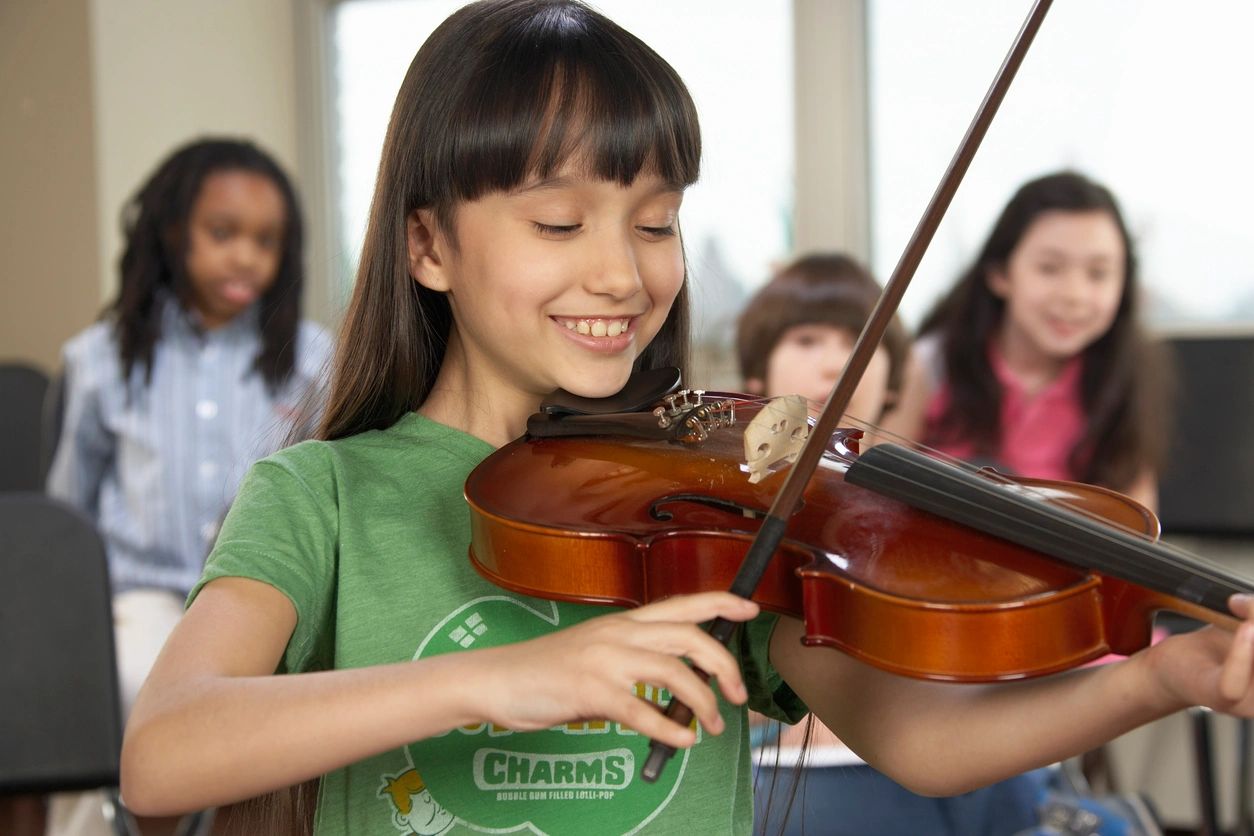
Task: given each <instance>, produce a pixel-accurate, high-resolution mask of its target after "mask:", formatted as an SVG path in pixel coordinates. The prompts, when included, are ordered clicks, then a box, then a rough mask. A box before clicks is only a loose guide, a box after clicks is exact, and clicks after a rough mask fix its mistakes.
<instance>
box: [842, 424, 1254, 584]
mask: <svg viewBox="0 0 1254 836" xmlns="http://www.w3.org/2000/svg"><path fill="white" fill-rule="evenodd" d="M847 417H851V416H847ZM852 423H853V424H854V425H855V426H856V428H857V429H861V430H863V431H864V432H870V433H874V434H875V435H876V436H878V437H879V438H880V439H883V440H891V441H893V442H894V443H899V444H901V445H902V446H905V447H908V448H910V449H914V450H917V451H919V452H921V453H924V454H925V455H927V456H929V457H931V458H934V459H936V460H937V461H940V462H942V463H943V464H947V465H949V466H951V467H954V468H956V469H958V470H961V471H963V472H965V473H968V474H974V475H977V476H979V477H980V478H981V482H982V484H978V485H973V486H972V488H973V490H975V491H977V492H979V493H982V494H984V495H985V496H988V497H993V496H999V495H1003V494H1004V492H1005V491H1006V490H1007V489H1009V488H1013V489H1014V490H1015V492H1016V493H1017V494H1019V495H1022V496H1026V497H1028V498H1030V499H1033V500H1035V501H1038V502H1041V503H1044V504H1046V505H1049V506H1052V507H1055V508H1062V509H1064V510H1066V511H1068V512H1070V513H1072V514H1075V515H1077V516H1079V517H1081V518H1082V519H1085V520H1088V521H1090V522H1092V523H1094V524H1096V525H1097V530H1087V531H1088V534H1089V535H1090V536H1094V537H1096V538H1098V539H1099V540H1101V541H1104V542H1105V544H1106V545H1108V546H1111V547H1116V548H1117V547H1118V546H1121V545H1124V541H1123V540H1121V539H1120V537H1119V536H1117V535H1119V534H1122V535H1123V536H1124V537H1126V538H1130V539H1133V540H1135V541H1137V542H1138V543H1140V544H1141V545H1142V546H1143V548H1144V549H1145V553H1144V555H1143V557H1144V558H1148V559H1149V560H1150V561H1153V562H1152V563H1150V564H1149V565H1146V564H1145V563H1144V562H1138V561H1136V560H1125V559H1122V558H1118V557H1116V558H1113V559H1112V560H1111V561H1110V562H1111V564H1112V565H1117V566H1118V568H1119V569H1122V570H1123V572H1124V573H1125V576H1127V577H1130V578H1137V577H1146V578H1150V579H1152V581H1151V583H1147V584H1146V585H1147V586H1153V585H1154V584H1153V581H1157V582H1158V585H1157V586H1156V587H1155V588H1158V589H1160V590H1162V591H1164V592H1169V591H1172V590H1178V589H1179V588H1180V586H1181V584H1182V583H1188V582H1190V581H1193V582H1195V581H1196V580H1197V579H1198V578H1202V579H1203V580H1205V581H1207V582H1209V583H1210V584H1211V585H1212V586H1216V587H1220V588H1227V589H1230V590H1232V591H1248V590H1249V589H1250V586H1251V584H1250V581H1249V579H1247V578H1243V577H1241V576H1239V575H1237V574H1234V573H1232V572H1230V571H1228V570H1227V569H1226V568H1224V567H1222V566H1220V565H1218V564H1216V563H1214V562H1212V561H1209V560H1206V559H1205V558H1203V557H1200V556H1198V555H1195V554H1192V553H1190V552H1188V551H1185V550H1184V549H1181V548H1179V547H1177V546H1175V545H1173V544H1171V543H1166V542H1163V541H1162V540H1156V539H1153V538H1151V537H1150V536H1148V535H1147V534H1146V533H1145V532H1143V531H1137V530H1136V529H1132V528H1129V527H1128V526H1125V525H1123V524H1121V523H1119V522H1117V521H1115V520H1110V519H1107V518H1106V517H1103V516H1101V515H1099V514H1096V513H1094V512H1092V511H1090V510H1088V509H1087V508H1083V507H1081V506H1078V505H1076V504H1075V503H1074V502H1070V501H1067V500H1065V499H1061V498H1057V497H1051V496H1049V495H1048V494H1046V493H1045V492H1044V491H1042V490H1040V489H1039V488H1036V487H1033V486H1031V485H1025V484H1022V483H1020V482H1017V481H1016V480H1014V479H1013V478H1012V477H1008V476H1006V475H1005V474H1002V473H999V472H998V471H996V470H992V469H989V468H977V467H976V466H974V465H972V464H970V463H969V462H964V461H961V460H960V459H955V458H954V457H952V456H949V455H946V454H944V453H941V452H940V451H937V450H934V449H931V448H929V447H927V446H926V445H923V444H918V443H915V442H912V441H910V440H909V439H905V438H902V437H901V436H899V435H897V434H896V433H892V432H890V431H888V430H885V429H883V428H881V427H878V426H876V425H874V424H872V423H870V422H867V421H863V420H861V419H856V418H852ZM906 481H909V480H906ZM983 483H987V484H986V485H985V484H983ZM913 484H915V485H917V486H920V487H923V485H922V483H920V482H917V481H915V482H913ZM970 505H971V506H972V507H975V503H970ZM1001 516H1003V517H1004V518H1006V519H1010V517H1009V516H1008V515H1001ZM1016 522H1019V523H1020V524H1023V521H1021V520H1016ZM1108 557H1109V556H1108ZM1167 558H1170V560H1168V559H1167ZM1156 569H1157V570H1158V571H1155V570H1156ZM1112 574H1114V572H1112Z"/></svg>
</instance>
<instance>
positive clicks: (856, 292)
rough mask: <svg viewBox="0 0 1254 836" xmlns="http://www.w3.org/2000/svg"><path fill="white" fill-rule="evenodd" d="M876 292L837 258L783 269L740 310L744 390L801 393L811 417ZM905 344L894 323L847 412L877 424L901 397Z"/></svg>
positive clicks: (863, 273)
mask: <svg viewBox="0 0 1254 836" xmlns="http://www.w3.org/2000/svg"><path fill="white" fill-rule="evenodd" d="M879 296H880V286H879V285H878V284H877V283H876V281H875V279H873V278H872V277H871V274H870V273H868V272H867V270H866V268H865V267H863V266H862V265H860V264H858V263H857V262H856V261H854V260H853V259H852V258H849V257H848V256H846V255H843V254H840V253H831V254H821V255H808V256H804V257H802V258H799V259H797V260H796V261H794V262H792V263H791V264H789V265H788V266H787V267H784V268H783V269H782V270H780V271H779V272H778V273H777V274H776V275H775V277H774V278H772V279H771V280H770V281H769V282H767V284H766V285H765V286H764V287H763V288H762V289H761V290H759V291H758V293H757V294H756V295H755V296H754V297H753V298H752V299H750V300H749V301H748V302H747V303H746V304H745V309H744V312H743V313H742V314H741V315H740V320H739V322H738V323H737V328H736V354H737V356H738V357H739V359H740V376H741V379H742V380H743V381H744V387H745V391H746V392H748V393H749V394H753V395H765V396H767V397H775V396H776V395H792V394H797V395H801V396H803V397H804V398H806V400H807V401H808V402H809V405H810V411H811V412H812V413H818V412H819V411H821V410H822V409H823V404H824V403H826V402H827V396H828V395H830V394H831V392H832V389H833V387H835V385H836V381H837V380H838V379H839V378H840V373H841V371H842V370H843V369H844V367H845V362H846V361H847V360H848V359H849V355H850V354H851V353H852V352H853V345H854V343H855V342H856V341H857V339H858V334H859V333H861V331H862V326H863V324H865V322H866V320H867V318H868V317H869V316H870V314H871V310H872V309H873V308H874V307H875V303H876V302H877V301H878V300H879ZM909 352H910V343H909V338H908V337H907V336H906V330H905V328H904V327H903V326H902V324H901V322H900V320H898V319H897V318H896V317H894V318H893V321H892V324H890V325H889V327H888V330H887V331H886V332H885V333H884V339H883V340H882V343H881V345H880V347H879V348H878V349H877V350H876V352H875V356H874V357H873V358H872V360H871V363H870V365H868V366H867V370H866V373H865V374H864V375H863V376H862V378H861V380H859V381H858V387H857V389H856V390H855V391H854V394H853V398H851V399H850V401H849V407H848V409H846V414H847V415H850V416H852V417H854V418H857V419H859V420H860V421H862V422H865V423H869V424H875V423H878V422H879V420H880V418H881V417H882V416H883V415H884V413H885V412H886V411H887V410H890V409H892V407H893V405H894V404H895V403H896V401H897V397H898V395H899V393H900V392H901V387H902V382H903V380H904V377H905V371H906V364H907V360H908V358H909Z"/></svg>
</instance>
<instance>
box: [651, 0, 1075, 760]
mask: <svg viewBox="0 0 1254 836" xmlns="http://www.w3.org/2000/svg"><path fill="white" fill-rule="evenodd" d="M1052 2H1053V0H1036V2H1035V4H1034V5H1033V6H1032V9H1031V11H1030V12H1028V17H1027V19H1026V20H1025V21H1024V23H1023V26H1022V28H1020V30H1019V34H1018V35H1017V36H1016V37H1015V41H1014V43H1013V44H1012V45H1011V47H1010V52H1008V53H1007V54H1006V58H1005V60H1004V61H1002V64H1001V67H1000V68H999V69H998V70H997V75H996V77H995V78H994V79H993V83H992V85H991V86H990V87H989V88H988V92H987V93H985V94H984V100H983V101H982V102H980V106H979V109H978V110H976V113H975V117H974V118H973V119H972V120H971V125H970V126H969V127H968V128H967V132H966V134H965V135H964V136H963V137H962V142H960V143H959V145H958V150H957V152H955V154H954V156H953V159H952V160H950V162H949V167H948V168H947V169H946V170H945V174H944V176H942V177H941V181H940V185H938V186H937V187H936V191H935V192H934V193H933V195H932V199H931V200H930V201H929V202H928V205H927V208H925V209H924V210H923V217H922V218H920V219H919V223H918V225H917V226H916V227H915V229H914V234H913V235H911V236H910V241H909V242H908V243H907V244H906V249H905V250H904V251H903V252H902V254H901V258H900V260H898V262H897V266H896V268H894V270H893V273H892V276H891V277H890V278H889V280H888V284H887V285H885V287H884V291H883V293H881V294H880V298H879V301H878V302H876V304H875V308H874V309H873V310H872V311H871V316H870V318H869V319H867V322H866V325H865V326H863V328H862V333H861V334H859V335H858V341H857V342H856V343H854V347H853V353H852V354H850V355H849V360H848V361H847V362H846V363H845V368H844V369H843V370H842V371H841V374H840V378H839V379H838V380H837V381H836V386H835V388H833V389H832V393H831V395H829V396H828V398H827V403H826V404H824V406H823V411H822V412H821V413H820V414H819V417H818V419H817V420H816V421H815V424H814V428H813V430H811V432H810V436H809V438H807V439H806V442H805V446H804V447H802V448H801V452H800V453H799V454H798V456H797V461H796V462H795V463H794V464H793V466H792V467H791V468H790V469H789V471H788V476H787V478H786V479H785V480H784V484H783V486H782V487H781V488H780V491H779V493H778V494H776V496H775V500H774V501H773V502H772V503H771V509H770V511H769V512H768V513H767V516H766V518H765V519H764V520H763V521H762V527H761V528H759V529H758V533H757V535H756V536H755V537H754V539H753V543H752V545H751V546H750V547H749V551H748V553H747V554H746V555H745V559H744V562H743V563H741V564H740V569H739V570H738V571H737V573H736V577H735V579H734V580H733V581H732V585H731V592H732V593H734V594H736V595H739V596H741V597H742V598H752V597H753V593H754V590H756V589H757V587H758V583H759V582H760V581H761V580H762V575H763V574H764V573H765V572H766V568H767V566H769V565H770V562H771V558H772V557H774V555H775V552H776V550H778V548H779V544H780V543H781V542H782V541H783V539H784V533H785V531H786V529H787V528H788V520H789V518H790V517H792V515H793V513H794V512H795V511H796V510H797V506H798V504H799V503H800V500H801V495H802V493H803V492H804V491H805V488H806V485H807V484H808V483H809V481H810V477H811V476H813V475H814V471H815V469H816V468H817V467H818V464H819V460H820V459H821V458H822V456H823V451H824V449H825V448H826V446H827V439H828V438H829V437H830V436H831V434H832V433H833V432H834V431H835V430H836V424H837V422H838V421H839V420H840V417H841V416H842V415H844V413H845V409H846V408H847V407H848V406H849V400H850V399H851V398H852V397H853V392H854V389H856V388H857V386H858V381H859V380H861V379H862V375H863V373H864V372H865V371H866V367H867V365H868V364H869V363H870V362H871V357H872V356H873V355H874V354H875V350H876V349H877V348H878V347H879V344H880V339H881V338H882V337H883V336H884V331H885V330H886V329H887V328H888V325H889V323H890V322H891V321H892V318H893V315H894V314H895V313H896V312H897V306H898V305H899V304H900V303H901V298H902V296H904V295H905V292H906V287H908V286H909V284H910V280H911V279H912V278H914V272H915V270H916V269H918V266H919V262H920V261H922V260H923V254H924V253H925V252H926V251H927V248H928V245H929V244H930V243H931V242H932V237H933V236H934V235H935V234H936V229H937V227H939V226H940V222H941V219H942V218H944V216H945V211H946V210H947V209H948V208H949V204H950V202H952V200H953V197H954V193H955V192H957V191H958V184H959V183H961V182H962V178H963V175H965V174H966V173H967V169H968V168H970V166H971V160H972V159H974V158H975V152H976V151H977V150H978V149H979V147H980V142H981V141H982V140H983V139H984V135H985V134H986V133H988V128H989V125H991V124H992V121H993V117H994V116H995V115H996V114H997V108H998V107H1000V106H1001V103H1002V100H1003V99H1004V98H1005V97H1006V91H1007V90H1009V89H1010V83H1011V82H1012V81H1013V80H1014V77H1015V74H1016V73H1017V72H1018V71H1019V66H1020V65H1021V64H1022V63H1023V59H1024V56H1026V55H1027V52H1028V48H1029V47H1030V46H1031V45H1032V40H1033V39H1034V38H1035V37H1036V33H1037V32H1038V31H1039V30H1040V28H1041V23H1042V22H1043V21H1044V20H1045V13H1046V12H1048V11H1049V7H1050V5H1051V4H1052ZM736 626H737V622H734V621H729V620H727V619H725V618H718V619H715V620H714V622H713V623H712V624H711V625H710V629H709V633H710V635H711V636H713V637H714V638H715V639H717V640H718V641H719V642H721V643H722V644H724V645H726V644H727V643H728V642H729V641H731V637H732V634H733V633H734V632H735V629H736ZM697 672H698V673H699V674H700V675H701V676H702V678H703V679H704V680H708V679H709V677H708V675H707V674H705V673H704V672H703V671H700V670H699V669H697ZM666 716H667V717H668V718H670V719H671V720H674V721H675V722H677V723H679V724H680V725H681V726H686V725H688V724H689V723H691V722H692V718H693V714H692V709H691V708H689V707H688V706H687V705H685V704H684V703H683V702H681V701H680V700H677V699H672V700H671V701H670V704H669V705H667V707H666ZM674 754H675V747H673V746H668V745H666V744H665V743H660V742H658V741H656V740H653V741H650V744H649V756H648V758H647V759H646V760H645V763H644V766H643V767H641V770H640V776H641V778H643V779H644V780H645V781H647V782H649V783H652V782H654V781H656V780H657V779H658V776H660V775H661V774H662V768H663V767H664V766H665V765H666V762H667V761H668V760H670V758H671V756H672V755H674Z"/></svg>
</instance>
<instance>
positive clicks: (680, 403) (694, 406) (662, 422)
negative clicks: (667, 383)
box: [653, 389, 736, 443]
mask: <svg viewBox="0 0 1254 836" xmlns="http://www.w3.org/2000/svg"><path fill="white" fill-rule="evenodd" d="M663 401H665V404H664V405H662V406H658V407H657V408H655V409H654V410H653V416H654V417H655V418H657V425H658V427H659V428H660V429H663V430H671V429H672V428H674V429H675V438H676V439H677V440H679V441H684V442H688V443H693V442H701V441H705V440H706V439H707V438H709V437H710V431H711V430H717V429H721V428H723V427H732V426H735V424H736V404H735V402H734V401H732V400H728V399H720V400H713V401H707V400H705V390H704V389H683V390H681V391H679V392H675V393H674V394H671V395H667V396H666V397H665V398H663Z"/></svg>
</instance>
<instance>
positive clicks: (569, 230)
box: [532, 221, 580, 236]
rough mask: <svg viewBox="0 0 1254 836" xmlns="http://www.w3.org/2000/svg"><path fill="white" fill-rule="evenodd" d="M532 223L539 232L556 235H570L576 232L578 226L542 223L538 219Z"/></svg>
mask: <svg viewBox="0 0 1254 836" xmlns="http://www.w3.org/2000/svg"><path fill="white" fill-rule="evenodd" d="M532 224H533V225H534V226H535V228H536V231H537V232H539V233H540V234H542V235H556V236H563V235H572V234H574V233H575V232H578V231H579V227H580V224H568V225H558V224H542V223H540V222H539V221H533V222H532Z"/></svg>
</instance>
